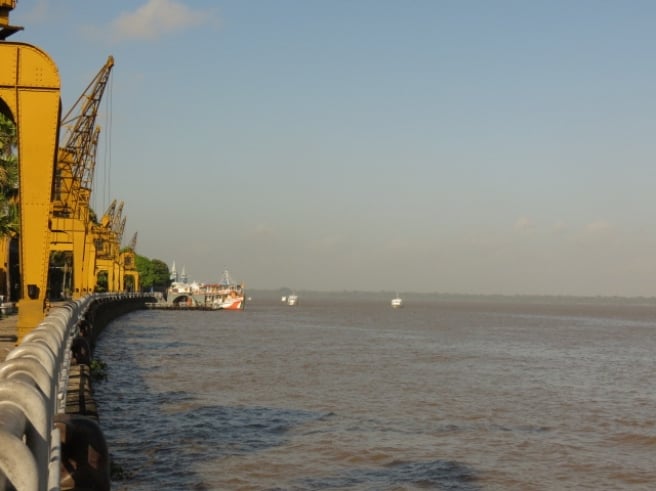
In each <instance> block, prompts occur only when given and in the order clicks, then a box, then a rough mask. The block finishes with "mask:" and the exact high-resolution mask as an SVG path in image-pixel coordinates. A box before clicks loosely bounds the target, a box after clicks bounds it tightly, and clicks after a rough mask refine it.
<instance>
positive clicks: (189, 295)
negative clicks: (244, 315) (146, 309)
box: [152, 263, 246, 310]
mask: <svg viewBox="0 0 656 491" xmlns="http://www.w3.org/2000/svg"><path fill="white" fill-rule="evenodd" d="M171 279H172V283H171V286H170V287H169V288H168V290H167V291H166V302H163V305H162V308H165V307H168V308H186V309H197V310H244V307H245V305H246V302H245V294H244V285H243V283H237V282H236V281H234V280H233V279H232V277H231V276H230V273H229V272H228V270H225V271H224V272H223V275H222V277H221V280H220V281H219V283H212V284H206V283H197V282H192V283H188V282H187V276H186V274H185V272H184V268H183V272H182V275H181V277H180V278H178V275H177V272H176V270H175V263H174V264H173V269H172V271H171ZM152 308H157V307H156V306H155V307H152Z"/></svg>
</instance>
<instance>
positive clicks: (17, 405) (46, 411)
mask: <svg viewBox="0 0 656 491" xmlns="http://www.w3.org/2000/svg"><path fill="white" fill-rule="evenodd" d="M134 297H141V294H101V295H98V294H96V295H91V296H88V297H85V298H83V299H81V300H78V301H76V302H69V303H65V304H62V305H60V306H57V307H55V308H52V309H51V311H50V312H49V313H48V315H47V316H46V318H45V319H44V320H43V322H42V323H41V324H39V326H37V327H36V328H35V329H34V330H32V331H31V332H30V333H29V334H28V335H26V336H25V337H24V338H23V340H22V342H21V344H20V345H19V346H18V347H16V348H14V349H13V350H12V351H11V352H9V354H8V355H7V357H6V359H5V361H4V362H3V363H0V490H5V489H16V490H17V491H37V490H38V491H46V490H47V491H58V490H59V489H60V480H61V478H60V464H61V435H60V432H59V429H58V428H57V426H56V425H55V423H54V422H55V417H56V416H57V415H58V414H62V413H64V412H65V408H66V391H67V386H68V376H69V369H70V366H71V344H72V342H73V340H74V339H75V338H76V337H77V336H78V335H79V334H80V326H81V324H82V323H84V322H86V319H85V315H86V313H87V311H88V310H89V308H90V307H91V306H92V305H94V303H97V302H100V303H103V304H105V305H107V304H108V303H110V304H111V303H114V304H115V305H118V302H124V301H125V300H126V299H129V298H134ZM10 486H11V487H10Z"/></svg>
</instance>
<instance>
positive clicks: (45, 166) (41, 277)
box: [0, 2, 61, 339]
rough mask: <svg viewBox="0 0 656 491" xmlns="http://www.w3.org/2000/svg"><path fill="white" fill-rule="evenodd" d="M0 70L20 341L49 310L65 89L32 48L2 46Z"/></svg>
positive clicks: (49, 62)
mask: <svg viewBox="0 0 656 491" xmlns="http://www.w3.org/2000/svg"><path fill="white" fill-rule="evenodd" d="M3 3H5V4H6V3H8V2H3ZM0 67H2V70H0V99H2V101H3V102H4V104H5V105H6V107H7V108H8V110H9V112H10V113H11V114H10V117H11V118H12V119H13V120H14V122H15V123H16V132H17V137H18V159H19V160H18V166H19V205H20V239H19V244H20V246H19V255H20V259H19V260H20V272H21V295H20V300H19V307H18V308H19V311H18V323H17V324H18V335H19V338H21V339H22V337H23V336H24V335H25V334H27V333H28V332H29V331H31V330H32V329H33V328H35V327H36V326H37V325H38V324H39V323H40V322H41V320H43V316H44V309H45V304H46V284H47V274H48V258H49V252H50V233H49V227H48V219H49V215H50V207H51V204H50V203H51V195H52V183H53V174H54V167H55V165H54V164H55V157H56V155H57V140H58V136H59V116H60V110H61V109H60V108H61V103H60V88H61V83H60V79H59V71H58V69H57V66H56V65H55V63H54V62H53V61H52V59H51V58H50V57H49V56H48V55H47V54H46V53H45V52H44V51H42V50H41V49H39V48H37V47H35V46H31V45H29V44H24V43H10V42H6V41H3V42H0Z"/></svg>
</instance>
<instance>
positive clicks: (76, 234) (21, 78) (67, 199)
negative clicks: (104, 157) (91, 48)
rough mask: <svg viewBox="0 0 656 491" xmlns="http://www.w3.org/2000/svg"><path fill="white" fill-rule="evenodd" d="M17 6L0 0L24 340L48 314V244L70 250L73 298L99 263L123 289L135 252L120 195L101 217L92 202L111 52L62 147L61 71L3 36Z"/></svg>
mask: <svg viewBox="0 0 656 491" xmlns="http://www.w3.org/2000/svg"><path fill="white" fill-rule="evenodd" d="M15 6H16V1H15V0H0V111H2V112H3V113H6V115H7V116H8V117H10V118H11V119H12V120H13V121H14V123H15V124H16V134H17V139H18V169H19V198H18V201H19V209H20V233H19V257H20V258H19V263H20V282H21V285H20V288H21V290H20V299H19V302H18V323H17V324H18V335H19V342H20V340H21V339H22V338H23V337H24V336H25V335H26V334H27V333H29V331H31V330H32V329H34V328H35V327H36V326H37V325H38V324H39V323H40V322H41V321H42V320H43V317H44V314H45V309H46V305H47V300H48V298H47V291H46V290H47V287H48V266H49V260H50V254H51V251H65V252H69V253H71V254H72V256H73V268H74V272H73V286H74V290H73V292H72V293H73V296H74V297H76V298H77V297H80V296H82V295H84V294H86V293H89V292H92V291H93V290H94V288H95V287H96V284H97V276H98V273H99V272H100V271H101V270H106V271H107V275H108V290H109V291H114V292H115V291H120V290H122V289H123V288H124V276H125V271H124V268H125V266H126V265H127V264H129V263H134V256H130V254H129V253H127V254H121V253H120V243H121V239H122V235H123V230H124V228H125V218H122V217H121V214H122V210H123V203H121V204H120V206H119V207H118V209H117V206H116V202H114V203H113V205H112V206H110V210H109V214H106V215H105V216H104V217H103V220H102V222H101V223H100V224H98V223H95V222H93V220H92V219H91V210H90V208H89V198H90V194H91V182H92V178H93V170H94V166H95V154H96V148H97V143H98V132H99V130H98V129H97V128H96V127H95V119H96V115H97V110H98V104H99V102H100V98H101V97H102V94H103V91H104V89H105V85H106V83H107V77H108V76H109V72H110V71H111V68H112V67H113V65H114V60H113V58H112V57H109V58H108V60H107V62H106V63H105V65H104V66H103V68H102V69H101V70H100V72H99V73H98V75H97V76H96V78H95V79H94V80H93V81H92V83H91V84H90V86H89V87H88V88H87V91H85V93H83V96H82V97H81V98H80V100H83V101H84V102H83V107H82V110H81V113H80V115H79V116H78V117H77V118H75V119H74V120H69V119H68V115H67V117H66V118H64V120H65V121H64V122H65V124H66V125H68V124H69V123H70V124H71V126H70V128H69V133H68V139H67V140H66V142H65V144H63V145H62V147H61V149H59V148H58V140H59V131H60V126H61V124H60V116H61V101H60V89H61V83H60V77H59V72H58V69H57V66H56V65H55V63H54V62H53V61H52V59H51V58H50V57H49V56H48V55H47V54H46V53H45V52H44V51H43V50H41V49H39V48H37V47H35V46H32V45H29V44H25V43H10V42H7V41H5V39H6V38H7V37H8V36H9V35H11V34H13V33H14V32H16V31H18V30H20V29H22V28H20V27H15V26H11V25H10V24H9V12H10V11H11V10H12V9H13V8H14V7H15ZM80 100H78V102H80ZM76 105H77V103H76ZM76 105H75V106H76ZM75 106H74V107H75ZM132 253H134V251H132ZM133 267H134V266H132V265H128V270H130V271H131V268H133ZM136 276H137V278H138V275H136ZM135 282H136V284H138V279H137V280H135Z"/></svg>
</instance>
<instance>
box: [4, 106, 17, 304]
mask: <svg viewBox="0 0 656 491" xmlns="http://www.w3.org/2000/svg"><path fill="white" fill-rule="evenodd" d="M16 152H17V136H16V125H15V124H14V122H13V121H12V120H11V119H10V118H8V117H7V116H6V115H5V114H3V113H2V112H0V270H1V272H0V276H2V279H1V281H0V290H1V291H0V293H2V294H3V295H4V296H5V298H8V297H9V296H10V292H11V278H10V276H11V275H10V274H9V268H10V260H9V256H10V245H11V241H12V239H15V238H16V236H17V235H18V229H19V216H18V157H17V154H16Z"/></svg>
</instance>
